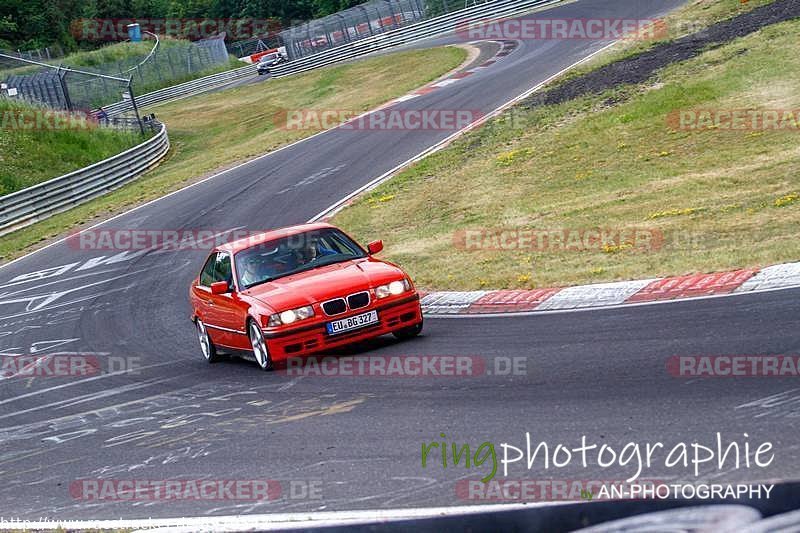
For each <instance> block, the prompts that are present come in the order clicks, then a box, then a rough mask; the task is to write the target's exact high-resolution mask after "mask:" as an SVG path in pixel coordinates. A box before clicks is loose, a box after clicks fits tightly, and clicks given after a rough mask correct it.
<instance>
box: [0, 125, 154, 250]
mask: <svg viewBox="0 0 800 533" xmlns="http://www.w3.org/2000/svg"><path fill="white" fill-rule="evenodd" d="M160 126H161V128H160V130H159V132H158V133H156V135H154V136H153V137H151V138H150V139H147V140H146V141H145V142H143V143H142V144H140V145H138V146H134V147H133V148H131V149H129V150H126V151H125V152H122V153H121V154H117V155H115V156H113V157H109V158H108V159H105V160H103V161H100V162H99V163H95V164H93V165H91V166H88V167H86V168H82V169H80V170H76V171H74V172H70V173H69V174H65V175H63V176H60V177H58V178H53V179H51V180H48V181H45V182H44V183H40V184H38V185H34V186H33V187H28V188H27V189H23V190H21V191H17V192H15V193H12V194H9V195H6V196H2V197H0V235H5V234H6V233H10V232H12V231H14V230H17V229H19V228H22V227H25V226H27V225H29V224H33V223H34V222H37V221H39V220H43V219H45V218H47V217H50V216H52V215H55V214H56V213H60V212H61V211H66V210H67V209H69V208H71V207H74V206H76V205H78V204H82V203H83V202H87V201H89V200H91V199H92V198H96V197H98V196H100V195H102V194H104V193H107V192H108V191H111V190H113V189H116V188H117V187H119V186H121V185H124V184H125V183H127V182H129V181H131V180H132V179H134V178H136V177H138V176H139V175H141V174H142V173H143V172H145V171H146V170H148V169H149V168H151V167H152V166H153V165H155V164H156V163H158V162H159V161H160V160H161V158H163V157H164V155H165V154H166V153H167V151H168V150H169V137H168V136H167V128H166V126H164V125H163V124H161V125H160Z"/></svg>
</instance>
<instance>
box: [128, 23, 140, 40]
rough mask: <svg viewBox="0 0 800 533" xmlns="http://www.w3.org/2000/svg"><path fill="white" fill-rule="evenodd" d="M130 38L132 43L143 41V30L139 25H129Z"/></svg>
mask: <svg viewBox="0 0 800 533" xmlns="http://www.w3.org/2000/svg"><path fill="white" fill-rule="evenodd" d="M128 37H129V38H130V40H131V42H132V43H138V42H141V41H142V28H141V27H140V26H139V25H138V24H128Z"/></svg>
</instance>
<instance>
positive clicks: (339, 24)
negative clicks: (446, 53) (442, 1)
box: [278, 0, 427, 59]
mask: <svg viewBox="0 0 800 533" xmlns="http://www.w3.org/2000/svg"><path fill="white" fill-rule="evenodd" d="M426 16H427V13H426V7H425V0H372V1H371V2H366V3H364V4H360V5H357V6H355V7H351V8H350V9H346V10H344V11H340V12H338V13H334V14H333V15H329V16H327V17H325V18H321V19H317V20H312V21H310V22H307V23H305V24H301V25H299V26H294V27H292V28H289V29H287V30H284V31H282V32H280V33H279V34H278V37H279V40H280V42H281V44H282V45H283V46H285V47H286V54H287V55H288V56H289V59H298V58H301V57H305V56H308V55H311V54H316V53H319V52H322V51H324V50H329V49H331V48H334V47H337V46H341V45H344V44H347V43H350V42H353V41H357V40H359V39H364V38H367V37H371V36H373V35H377V34H381V33H386V32H387V31H391V30H394V29H397V28H399V27H401V26H404V25H406V24H409V23H412V22H418V21H420V20H423V19H425V17H426Z"/></svg>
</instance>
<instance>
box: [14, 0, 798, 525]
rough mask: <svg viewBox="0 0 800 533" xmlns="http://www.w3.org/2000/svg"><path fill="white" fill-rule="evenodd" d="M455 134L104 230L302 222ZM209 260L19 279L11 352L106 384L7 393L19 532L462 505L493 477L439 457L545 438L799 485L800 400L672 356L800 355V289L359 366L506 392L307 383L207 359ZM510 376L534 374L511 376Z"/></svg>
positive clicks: (201, 196)
mask: <svg viewBox="0 0 800 533" xmlns="http://www.w3.org/2000/svg"><path fill="white" fill-rule="evenodd" d="M680 3H681V2H680V1H679V0H660V1H659V0H637V1H636V2H610V1H601V0H583V1H579V2H576V3H571V4H567V5H564V6H561V7H558V8H555V9H554V10H553V11H551V12H550V14H552V16H554V17H564V18H588V17H601V18H603V17H606V18H610V17H627V18H646V17H655V16H658V15H660V14H663V13H665V12H666V11H668V10H669V9H672V8H674V7H676V6H677V5H679V4H680ZM452 41H455V39H451V42H452ZM606 44H607V43H603V42H589V41H577V40H576V41H545V42H532V41H527V42H521V43H519V47H518V48H517V49H516V50H515V51H514V52H513V53H512V54H510V55H509V56H508V57H506V58H505V59H503V60H502V61H499V62H497V63H496V64H494V65H493V66H492V67H491V68H487V69H482V70H481V71H480V72H477V73H476V74H474V75H472V76H469V77H467V78H464V79H462V80H460V81H459V82H458V83H454V84H453V85H449V86H445V87H442V88H441V89H439V90H436V91H434V92H431V93H429V94H426V95H424V96H420V97H418V98H415V99H412V100H409V101H406V102H404V103H402V104H399V105H400V106H402V107H403V108H407V109H477V110H481V111H483V112H488V111H491V110H493V109H495V108H496V107H498V106H500V105H501V104H503V103H504V102H506V101H508V100H510V99H511V98H513V97H515V96H517V95H518V94H520V93H522V92H524V91H525V90H526V89H528V88H530V87H532V86H534V85H536V84H537V83H539V82H541V81H543V80H545V79H547V78H549V77H550V76H552V75H553V74H555V73H557V72H559V71H561V70H562V69H564V68H566V67H567V66H569V65H571V64H573V63H575V62H576V61H578V60H580V59H581V58H583V57H585V56H587V55H589V54H590V53H592V52H594V51H596V50H599V49H600V48H602V47H603V46H605V45H606ZM265 87H268V85H265ZM449 134H450V132H447V131H404V132H400V131H382V132H375V131H371V132H364V131H344V130H339V129H337V130H333V131H329V132H326V133H324V134H321V135H317V136H315V137H313V138H311V139H308V140H307V141H304V142H301V143H299V144H296V145H293V146H290V147H288V148H286V149H283V150H280V151H278V152H275V153H273V154H270V155H268V156H264V157H261V158H259V159H257V160H255V161H253V162H251V163H248V164H246V165H243V166H240V167H237V168H235V169H233V170H231V171H228V172H225V173H223V174H221V175H219V176H217V177H215V178H213V179H210V180H207V181H204V182H201V183H200V184H198V185H195V186H193V187H190V188H188V189H184V190H182V191H180V192H178V193H175V194H173V195H170V196H168V197H166V198H164V199H162V200H160V201H157V202H154V203H151V204H148V205H146V206H144V207H142V208H140V209H137V210H135V211H133V212H130V213H128V214H125V215H123V216H121V217H119V218H116V219H113V220H111V221H109V222H107V223H105V224H104V227H107V228H117V229H121V228H148V229H175V230H180V229H193V230H198V229H208V230H213V231H222V230H227V229H232V228H247V229H250V230H259V229H267V228H272V227H276V226H283V225H288V224H294V223H301V222H304V221H306V220H308V219H309V218H311V217H312V216H314V215H316V214H317V213H319V212H320V211H322V210H324V209H325V208H326V207H328V206H330V205H331V204H333V203H335V202H336V201H337V200H339V199H341V198H342V197H343V196H344V195H346V194H348V193H350V192H352V191H354V190H356V189H358V188H359V187H361V186H362V185H364V184H365V183H367V182H369V181H370V180H372V179H374V178H375V177H377V176H379V175H381V174H383V173H384V172H386V171H388V170H390V169H391V168H393V167H395V166H396V165H398V164H399V163H401V162H403V161H405V160H407V159H409V158H410V157H413V156H414V155H415V154H417V153H419V152H421V151H423V150H424V149H425V148H427V147H429V146H431V145H433V144H435V143H437V142H438V141H440V140H442V139H443V138H445V137H446V136H448V135H449ZM476 194H479V193H477V192H476ZM375 238H380V235H375ZM386 244H387V246H389V247H390V246H391V243H390V242H388V243H386ZM204 256H205V252H203V251H196V252H188V251H182V252H175V253H148V254H134V253H130V254H122V255H116V256H115V255H114V253H109V252H105V253H103V252H88V251H81V250H78V249H75V248H74V247H71V246H70V245H69V244H68V243H64V242H62V243H59V244H56V245H54V246H51V247H49V248H47V249H45V250H43V251H41V252H38V253H35V254H33V255H31V256H28V257H26V258H24V259H22V260H20V261H17V262H15V263H12V264H10V265H8V266H6V267H4V268H3V269H2V270H0V353H2V354H3V355H9V354H20V353H24V354H41V353H62V352H63V353H88V354H93V355H94V356H96V357H97V358H98V359H100V360H101V361H103V365H104V366H103V368H104V370H105V372H104V373H102V374H98V375H93V376H89V377H85V378H82V379H75V378H56V377H54V378H37V379H25V378H23V379H19V378H11V379H3V380H2V381H1V382H0V442H2V446H0V499H2V501H3V505H2V508H3V509H4V511H5V512H6V513H8V514H11V515H13V516H18V517H22V518H26V517H28V518H38V517H41V516H49V517H56V518H63V519H68V518H98V519H99V518H120V517H122V518H146V517H180V516H191V515H212V514H214V515H222V514H237V513H269V512H286V511H314V510H326V511H335V510H351V509H385V508H403V507H423V506H449V505H463V504H474V503H481V502H480V501H474V500H469V499H465V498H463V497H461V496H459V494H457V487H459V485H458V480H461V479H476V478H480V477H483V476H484V475H486V474H487V468H486V466H487V465H483V467H481V468H473V469H471V470H466V469H465V468H463V467H453V466H452V465H451V466H450V467H449V468H447V469H443V468H441V465H440V464H438V463H434V464H433V465H429V466H428V468H422V466H421V458H420V450H421V445H422V444H423V443H430V442H431V441H434V440H437V441H441V440H444V441H446V442H448V443H451V442H454V443H458V444H470V445H471V446H472V447H473V450H474V449H475V448H477V446H478V445H480V444H481V443H484V442H487V441H490V442H493V443H495V446H496V447H497V448H498V450H499V443H501V442H509V443H511V444H514V445H515V446H519V447H522V446H524V440H525V432H526V431H527V432H530V433H531V436H532V439H533V440H534V441H535V442H538V441H540V440H544V441H547V442H549V443H552V444H553V446H555V445H556V444H558V443H563V444H565V445H569V446H577V445H578V444H579V443H580V439H581V436H583V435H585V436H587V440H588V441H590V442H594V443H597V444H608V445H610V446H617V447H620V448H621V447H622V446H623V445H624V444H625V443H628V442H631V441H633V442H638V443H642V444H643V443H646V442H656V441H662V442H665V443H677V442H681V441H683V442H687V443H690V442H701V443H704V444H706V445H711V444H713V443H715V438H716V433H717V432H721V433H722V434H723V437H724V438H725V439H726V441H733V440H737V441H738V442H740V443H741V444H742V445H743V443H744V442H745V441H747V440H749V442H751V444H752V446H753V448H755V447H756V446H757V445H758V444H759V443H761V442H764V441H771V442H772V443H773V444H774V446H775V460H774V461H773V463H772V464H771V465H770V466H769V467H768V468H763V469H762V468H750V469H746V468H740V469H739V470H735V469H733V468H726V469H724V470H722V471H719V470H718V469H716V468H714V467H712V466H711V464H710V463H709V464H708V465H704V468H702V469H701V475H700V476H699V477H698V478H695V477H694V476H693V472H692V471H691V470H690V469H681V468H672V469H667V468H663V467H660V468H659V467H654V468H652V469H650V470H648V471H647V472H646V473H644V474H643V475H642V477H643V478H648V479H659V480H667V481H679V480H683V481H688V482H693V481H697V480H698V479H699V480H705V481H718V482H741V481H759V480H767V479H793V478H794V479H796V478H798V477H800V467H799V466H798V464H797V461H796V460H794V458H796V456H797V453H798V444H797V442H796V438H795V437H796V434H797V432H796V430H794V427H795V425H796V420H797V418H796V417H797V416H798V406H800V390H798V388H797V385H796V383H794V382H792V381H791V380H790V379H758V378H752V379H749V380H746V379H745V380H743V379H737V380H725V379H717V380H712V379H708V380H685V379H677V378H674V377H672V376H670V374H669V373H668V372H667V370H666V361H667V359H668V358H669V357H670V356H674V355H706V354H708V355H715V354H796V353H798V352H800V332H798V328H797V317H798V316H800V290H786V291H775V292H768V293H760V294H751V295H742V296H731V297H725V298H714V299H707V300H696V301H685V302H681V303H669V304H659V305H649V306H639V307H631V308H625V309H608V310H600V311H585V312H572V313H557V314H551V315H537V316H518V317H505V318H479V317H472V318H448V319H445V318H438V319H437V318H429V319H428V320H427V321H426V329H425V332H424V335H423V336H421V337H420V338H417V339H414V340H412V341H408V342H404V343H400V342H397V341H395V340H394V339H391V338H382V339H378V340H376V341H374V342H372V343H370V344H368V345H365V346H361V347H360V348H359V349H357V350H354V351H352V352H347V353H350V354H356V355H357V354H364V353H370V354H380V355H420V356H421V355H430V356H436V355H468V356H477V357H478V358H480V360H481V361H484V363H485V372H483V373H482V374H481V375H475V376H471V377H436V376H432V377H426V378H415V379H408V378H388V377H323V376H320V377H313V376H305V377H292V376H287V375H286V374H285V373H284V372H273V373H263V372H260V371H259V370H258V369H257V367H256V365H255V363H252V362H249V361H245V360H240V359H233V360H231V361H229V362H222V363H220V364H217V365H213V366H209V365H207V364H206V363H205V362H204V361H203V359H202V356H201V355H200V351H199V346H198V343H197V339H196V337H195V332H194V328H193V326H192V325H191V323H190V322H189V320H188V318H189V306H188V301H187V296H188V286H189V283H190V281H191V280H192V279H193V277H194V276H195V275H196V273H197V271H198V270H199V268H200V265H201V261H202V259H203V257H204ZM106 361H108V362H115V363H114V364H115V365H116V364H117V363H119V362H125V364H127V365H128V367H129V369H130V368H132V369H133V370H134V371H131V372H126V371H125V368H123V367H122V366H118V367H116V368H114V367H112V365H111V364H110V363H108V364H107V363H106ZM509 362H510V363H514V362H516V364H517V365H519V366H518V369H524V371H519V372H516V373H512V374H513V375H508V374H507V373H505V372H504V369H505V368H506V365H507V364H509ZM120 364H121V363H120ZM115 370H116V372H115ZM440 433H444V434H445V435H446V437H445V438H444V439H442V438H441V437H440V436H439V435H440ZM745 433H746V434H747V435H748V437H744V434H745ZM753 443H754V444H753ZM626 474H628V475H629V474H631V471H630V469H626V468H621V467H617V468H608V469H601V468H599V467H596V466H594V467H590V468H586V469H584V468H582V467H580V466H579V465H573V466H570V467H568V468H564V469H561V470H558V471H556V470H551V471H550V472H548V473H547V475H542V473H541V472H540V471H531V472H528V471H527V469H526V468H525V467H524V466H523V461H521V462H520V463H517V464H516V465H514V466H512V469H511V471H510V474H509V476H508V477H509V478H517V479H520V478H537V477H539V478H541V477H550V478H558V479H587V480H588V479H592V480H619V479H624V478H626V477H628V476H627V475H626ZM499 476H500V472H498V477H499ZM97 478H119V479H189V478H195V479H197V478H211V479H227V480H231V479H270V480H279V481H281V483H282V487H284V493H283V495H282V497H280V498H279V499H276V500H274V501H259V502H255V503H254V502H246V501H218V502H212V501H184V502H176V501H138V502H130V501H108V500H101V501H85V500H83V499H81V498H80V497H76V494H75V493H74V491H73V493H71V492H70V487H71V486H73V484H74V482H75V481H76V480H79V479H97ZM462 483H463V482H462ZM291 484H293V486H294V487H300V488H302V487H303V486H305V487H306V488H310V487H313V488H314V490H313V491H312V492H314V493H315V496H314V497H309V496H308V494H307V493H308V491H305V496H304V495H303V494H304V492H303V490H300V489H298V490H297V491H296V492H297V494H295V495H294V496H293V495H292V494H291V490H287V489H286V487H287V486H288V485H291Z"/></svg>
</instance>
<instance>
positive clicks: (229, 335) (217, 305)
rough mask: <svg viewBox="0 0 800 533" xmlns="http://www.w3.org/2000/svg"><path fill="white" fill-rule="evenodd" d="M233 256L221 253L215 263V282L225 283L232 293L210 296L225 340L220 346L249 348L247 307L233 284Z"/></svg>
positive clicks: (214, 313) (217, 325)
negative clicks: (246, 325) (246, 320)
mask: <svg viewBox="0 0 800 533" xmlns="http://www.w3.org/2000/svg"><path fill="white" fill-rule="evenodd" d="M231 261H232V259H231V254H230V253H229V252H219V253H218V254H217V259H216V261H215V263H214V282H218V281H224V282H226V283H227V284H228V287H230V291H228V292H226V293H225V294H211V291H210V290H209V295H210V297H211V301H212V303H213V308H214V312H213V315H214V319H215V320H216V322H217V323H216V324H215V325H216V327H217V329H219V330H220V331H221V332H222V335H221V337H222V338H223V339H224V340H222V341H220V344H222V345H224V346H230V347H233V348H247V347H249V343H248V341H247V332H246V331H245V326H244V324H245V317H246V316H247V306H246V305H245V304H244V302H242V301H241V300H240V299H239V296H238V294H236V290H235V285H234V283H233V269H232V267H231Z"/></svg>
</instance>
